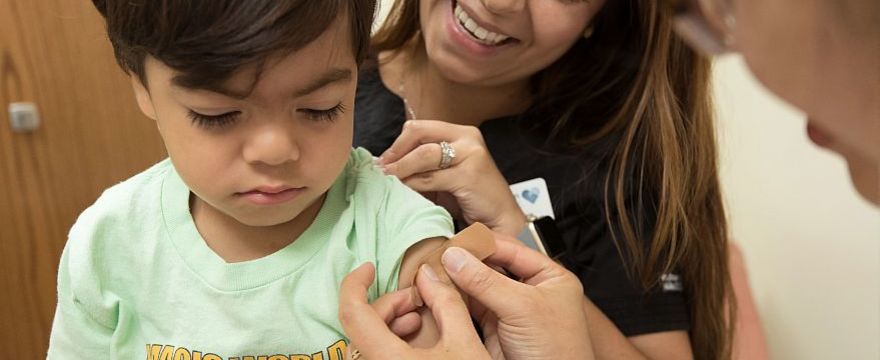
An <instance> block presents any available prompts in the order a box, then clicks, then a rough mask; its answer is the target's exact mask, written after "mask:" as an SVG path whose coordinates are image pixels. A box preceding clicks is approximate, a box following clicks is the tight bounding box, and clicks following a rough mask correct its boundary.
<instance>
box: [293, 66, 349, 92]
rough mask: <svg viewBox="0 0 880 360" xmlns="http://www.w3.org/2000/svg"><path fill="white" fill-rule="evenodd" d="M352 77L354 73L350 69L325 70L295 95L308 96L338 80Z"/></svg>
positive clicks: (341, 80)
mask: <svg viewBox="0 0 880 360" xmlns="http://www.w3.org/2000/svg"><path fill="white" fill-rule="evenodd" d="M351 79H352V73H351V70H349V69H341V68H335V69H330V71H327V72H325V73H324V74H323V75H321V77H319V78H318V79H316V80H315V81H312V82H311V83H310V84H308V85H306V86H304V87H303V88H302V89H299V90H297V91H296V92H294V93H293V95H294V96H295V97H301V96H306V95H308V94H311V93H313V92H315V91H317V90H319V89H321V88H323V87H325V86H327V85H330V84H333V83H337V82H348V81H351Z"/></svg>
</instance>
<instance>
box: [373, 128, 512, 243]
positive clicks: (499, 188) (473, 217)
mask: <svg viewBox="0 0 880 360" xmlns="http://www.w3.org/2000/svg"><path fill="white" fill-rule="evenodd" d="M443 141H445V142H447V143H449V145H450V146H451V147H452V149H454V151H455V158H454V159H453V160H452V162H451V163H450V164H449V167H447V168H445V169H441V168H440V159H441V147H440V142H443ZM377 164H378V165H380V166H382V167H383V168H384V169H385V173H386V174H389V175H394V176H396V177H398V178H399V179H401V181H403V183H404V184H406V185H407V186H409V187H410V188H412V189H414V190H416V191H418V192H420V193H422V194H425V196H426V197H428V198H429V199H432V200H434V201H435V202H436V203H437V204H439V205H441V206H443V207H445V208H446V209H447V210H449V212H450V213H452V214H453V215H454V216H457V217H461V218H462V219H463V220H464V221H465V222H467V223H468V224H470V223H473V222H475V221H479V222H481V223H483V224H486V226H488V227H489V228H491V229H492V230H495V231H498V232H501V233H504V234H508V235H516V234H518V233H519V231H520V230H522V228H523V227H524V226H525V223H526V218H525V215H523V213H522V211H521V210H520V208H519V206H518V205H517V203H516V200H515V199H514V197H513V194H512V193H511V192H510V187H509V184H508V183H507V181H506V180H505V179H504V176H503V175H501V172H500V171H499V170H498V167H497V166H496V165H495V161H494V160H493V159H492V156H491V154H489V150H488V149H487V148H486V143H485V142H484V141H483V135H482V134H481V133H480V130H479V129H477V128H476V127H473V126H464V125H455V124H450V123H447V122H443V121H434V120H410V121H407V122H406V123H404V125H403V130H402V131H401V133H400V136H398V138H397V139H396V140H395V141H394V144H392V145H391V146H390V147H389V148H388V150H386V151H385V152H384V153H382V155H381V156H380V157H379V160H378V163H377ZM432 193H435V196H432Z"/></svg>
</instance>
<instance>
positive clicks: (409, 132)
mask: <svg viewBox="0 0 880 360" xmlns="http://www.w3.org/2000/svg"><path fill="white" fill-rule="evenodd" d="M473 135H479V130H478V129H477V128H475V127H473V126H463V125H455V124H450V123H447V122H445V121H436V120H410V121H407V122H405V123H403V129H402V130H401V132H400V135H399V136H398V137H397V139H395V140H394V143H392V144H391V146H390V147H388V149H387V150H385V152H384V153H382V155H381V156H379V163H380V164H382V165H384V164H391V163H394V162H396V161H397V160H399V159H400V158H402V157H403V156H404V155H406V154H407V153H409V152H410V151H412V150H413V149H415V148H416V147H418V146H419V145H423V144H430V143H435V144H439V143H440V142H441V141H448V142H453V141H454V140H456V139H458V138H460V137H463V136H465V137H467V136H473Z"/></svg>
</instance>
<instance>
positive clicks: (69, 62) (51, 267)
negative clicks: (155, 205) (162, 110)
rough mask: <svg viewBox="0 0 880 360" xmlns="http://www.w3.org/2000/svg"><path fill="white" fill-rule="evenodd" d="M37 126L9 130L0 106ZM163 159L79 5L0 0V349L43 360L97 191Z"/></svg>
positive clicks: (99, 30) (84, 3)
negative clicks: (66, 264) (30, 115)
mask: <svg viewBox="0 0 880 360" xmlns="http://www.w3.org/2000/svg"><path fill="white" fill-rule="evenodd" d="M20 101H24V102H33V103H35V104H36V105H37V107H38V109H39V113H40V117H41V120H42V123H41V125H40V127H39V128H38V129H37V130H36V131H34V132H31V133H16V132H13V131H11V128H10V124H9V116H8V114H7V104H8V103H11V102H20ZM163 157H164V147H163V146H162V144H161V140H160V139H159V137H158V134H157V132H156V129H155V124H154V123H153V122H152V121H150V120H148V119H146V118H145V117H143V116H142V115H141V114H140V113H139V112H138V111H137V108H136V106H135V101H134V97H133V95H132V91H131V86H130V83H129V81H128V78H127V77H126V76H124V74H123V73H122V72H121V70H120V69H119V67H118V66H116V63H115V62H114V59H113V55H112V50H111V49H110V44H109V42H108V41H107V36H106V34H105V32H104V27H103V23H102V21H101V18H100V15H99V14H98V13H97V11H96V10H95V9H94V7H93V6H92V4H91V2H90V1H88V0H0V289H2V290H0V291H2V292H3V294H2V295H0V349H4V351H3V353H4V354H5V355H3V356H2V357H3V358H15V359H38V358H45V352H46V348H47V346H48V339H49V330H50V328H51V325H52V318H53V315H54V310H55V302H56V291H55V279H56V270H57V266H58V259H59V256H60V254H61V250H62V248H63V247H64V243H65V241H66V238H67V231H68V229H69V228H70V226H71V225H72V224H73V222H74V221H75V220H76V217H77V216H78V214H79V213H80V212H81V211H82V210H83V209H85V208H86V207H87V206H88V205H90V204H91V203H92V202H93V201H94V200H95V199H96V198H97V197H98V195H100V193H101V191H102V190H103V189H105V188H106V187H108V186H110V185H112V184H114V183H117V182H119V181H121V180H123V179H125V178H127V177H129V176H131V175H133V174H135V173H137V172H138V171H140V170H142V169H145V168H146V167H147V166H149V165H150V164H153V163H155V162H156V161H158V160H160V159H162V158H163Z"/></svg>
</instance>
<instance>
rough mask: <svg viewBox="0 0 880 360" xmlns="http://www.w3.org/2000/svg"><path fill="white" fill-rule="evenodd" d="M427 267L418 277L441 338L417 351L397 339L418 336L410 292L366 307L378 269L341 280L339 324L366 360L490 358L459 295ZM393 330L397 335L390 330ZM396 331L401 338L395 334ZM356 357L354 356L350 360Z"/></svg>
mask: <svg viewBox="0 0 880 360" xmlns="http://www.w3.org/2000/svg"><path fill="white" fill-rule="evenodd" d="M437 278H438V277H437V275H436V274H434V273H433V271H432V270H431V268H430V267H429V266H427V265H422V267H421V269H420V270H419V275H418V276H416V285H417V286H418V287H419V293H420V294H421V298H422V299H424V302H425V304H426V305H427V306H428V307H429V308H430V309H431V312H432V314H433V315H434V318H435V319H436V321H437V325H438V327H439V328H440V340H439V341H438V342H437V344H436V345H435V346H433V347H431V348H427V349H425V348H414V347H412V346H410V345H409V344H407V343H406V342H405V341H403V340H402V339H401V338H400V337H398V335H404V334H409V333H412V332H414V330H415V329H416V328H415V327H414V326H417V324H418V323H417V320H416V319H414V318H413V317H415V318H418V314H417V313H415V312H413V311H414V310H415V309H416V307H417V305H418V304H416V303H415V302H414V301H413V297H412V296H411V295H410V294H409V291H407V290H400V291H396V292H394V293H390V294H386V295H383V296H382V297H380V298H379V299H377V300H376V301H375V302H373V304H372V305H371V304H368V303H367V289H368V288H369V287H370V285H371V284H372V283H373V280H374V279H375V268H374V267H373V265H372V264H364V265H361V266H360V267H358V268H357V269H355V270H354V271H352V272H351V273H350V274H348V275H347V276H346V277H345V279H344V280H343V281H342V287H341V289H340V295H339V296H340V300H339V320H340V322H341V323H342V327H343V329H345V333H346V335H348V337H349V339H351V344H350V351H352V353H353V351H354V350H351V349H356V351H358V352H359V354H360V355H361V357H362V358H361V359H362V360H376V359H426V360H432V359H438V360H439V359H475V360H481V359H486V360H488V359H489V353H488V352H487V351H486V348H485V347H484V346H483V344H482V342H480V337H479V336H478V335H477V333H476V330H475V329H474V327H473V325H472V323H471V317H470V315H469V314H468V310H467V307H466V306H465V304H464V302H463V300H462V299H461V295H459V294H458V292H457V291H456V290H455V289H454V288H453V287H452V286H451V285H448V284H444V283H442V282H441V281H439V280H437ZM389 324H390V326H391V328H393V329H394V332H392V330H391V329H390V328H389ZM395 333H397V334H398V335H395ZM351 358H352V359H354V357H351Z"/></svg>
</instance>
